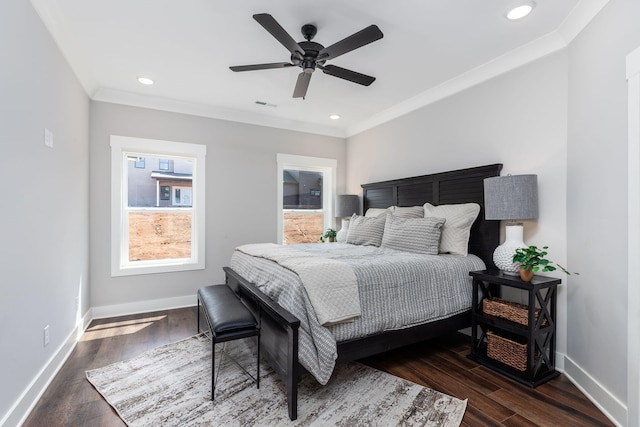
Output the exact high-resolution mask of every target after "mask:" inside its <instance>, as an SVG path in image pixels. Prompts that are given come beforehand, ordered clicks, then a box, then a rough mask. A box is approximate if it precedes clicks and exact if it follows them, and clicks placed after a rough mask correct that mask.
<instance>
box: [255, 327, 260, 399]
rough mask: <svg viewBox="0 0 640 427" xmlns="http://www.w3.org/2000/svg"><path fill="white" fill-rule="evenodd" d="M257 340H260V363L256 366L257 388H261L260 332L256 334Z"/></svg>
mask: <svg viewBox="0 0 640 427" xmlns="http://www.w3.org/2000/svg"><path fill="white" fill-rule="evenodd" d="M256 340H257V341H258V364H257V368H256V388H260V332H258V335H257V336H256Z"/></svg>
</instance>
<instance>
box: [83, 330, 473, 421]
mask: <svg viewBox="0 0 640 427" xmlns="http://www.w3.org/2000/svg"><path fill="white" fill-rule="evenodd" d="M252 346H255V344H254V341H252V340H251V339H246V340H237V341H233V342H231V343H227V345H226V348H225V357H224V358H223V360H222V362H221V363H220V371H219V376H218V382H217V383H216V395H215V400H214V401H211V400H210V397H211V341H210V340H209V338H207V337H206V336H205V335H203V334H200V335H195V336H193V337H190V338H187V339H184V340H182V341H178V342H176V343H173V344H168V345H165V346H162V347H158V348H156V349H153V350H149V351H147V352H145V353H143V354H141V355H139V356H137V357H135V358H133V359H131V360H128V361H125V362H118V363H114V364H112V365H109V366H106V367H104V368H99V369H94V370H90V371H87V372H86V374H87V379H88V380H89V381H90V382H91V384H93V386H94V387H95V388H96V390H98V392H99V393H100V394H101V395H102V396H103V397H104V398H105V400H106V401H107V402H109V404H110V405H111V406H112V407H113V408H114V409H115V410H116V412H117V413H118V415H119V416H120V417H121V418H122V420H123V421H124V422H125V423H126V424H127V425H129V426H154V427H155V426H180V427H184V426H218V425H220V426H359V425H361V426H394V425H403V426H429V427H450V426H455V427H457V426H459V425H460V423H461V421H462V417H463V416H464V412H465V409H466V405H467V401H466V400H459V399H456V398H454V397H451V396H447V395H445V394H442V393H439V392H437V391H434V390H431V389H428V388H425V387H422V386H420V385H417V384H414V383H411V382H409V381H406V380H403V379H401V378H398V377H395V376H393V375H390V374H387V373H385V372H382V371H378V370H376V369H373V368H370V367H368V366H364V365H362V364H359V363H355V362H351V363H339V364H338V365H337V366H336V370H335V372H334V373H333V375H332V377H331V380H330V381H329V383H328V384H327V385H325V386H322V385H320V384H318V382H317V381H316V380H315V379H313V377H311V375H308V374H306V375H304V376H303V378H302V379H301V380H300V383H299V389H298V419H297V420H295V421H291V420H289V417H288V412H287V400H286V393H285V389H284V385H283V384H282V382H281V381H280V380H279V379H278V378H277V375H275V374H274V372H273V370H272V369H271V368H270V367H268V366H267V365H266V364H264V363H263V364H262V365H261V367H260V369H261V375H260V389H256V386H255V383H254V382H253V381H252V380H251V379H250V378H249V377H248V376H247V375H246V373H244V372H243V371H242V370H241V369H239V368H238V366H237V365H236V364H235V363H234V362H233V361H232V360H233V359H231V358H230V357H228V356H232V357H233V358H234V359H235V360H236V362H238V363H239V364H240V365H242V366H244V367H247V370H248V371H249V372H251V373H255V356H254V353H253V348H251V347H252ZM216 347H221V345H218V346H216ZM216 356H217V357H216V363H218V360H219V350H218V348H216ZM216 370H217V365H216Z"/></svg>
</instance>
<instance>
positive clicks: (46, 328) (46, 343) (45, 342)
mask: <svg viewBox="0 0 640 427" xmlns="http://www.w3.org/2000/svg"><path fill="white" fill-rule="evenodd" d="M50 338H51V336H50V335H49V325H47V326H45V327H44V346H45V347H46V346H48V345H49V339H50Z"/></svg>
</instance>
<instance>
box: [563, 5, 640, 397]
mask: <svg viewBox="0 0 640 427" xmlns="http://www.w3.org/2000/svg"><path fill="white" fill-rule="evenodd" d="M639 18H640V2H638V1H637V0H613V1H611V2H609V4H608V5H607V6H606V7H605V8H604V9H603V10H602V12H600V14H599V15H598V16H597V17H596V18H595V19H594V20H593V21H592V22H591V23H590V24H589V26H588V27H587V28H586V29H585V30H584V31H583V32H582V33H581V34H580V35H579V36H578V37H577V38H576V39H575V40H574V41H573V43H572V44H571V45H570V47H569V82H570V83H569V126H568V130H569V144H568V153H569V162H568V163H567V185H568V191H567V205H568V212H567V230H568V242H569V244H568V259H569V264H570V265H571V266H572V268H575V269H577V270H578V271H580V273H581V276H580V278H579V280H576V281H574V282H575V286H572V287H571V288H570V291H569V306H568V308H567V309H568V312H569V317H570V319H571V321H570V323H569V329H568V336H569V340H568V354H569V357H570V358H571V359H572V360H573V361H574V362H575V364H577V365H578V366H580V367H581V368H582V369H584V370H585V371H586V372H588V373H589V375H591V376H592V377H593V378H594V379H595V380H596V381H598V382H600V383H602V384H604V385H605V386H606V388H607V389H608V390H609V391H610V392H611V393H613V395H615V396H616V397H617V398H618V399H620V400H621V401H622V402H625V401H626V400H627V388H626V387H627V383H626V382H627V371H626V367H627V364H626V356H627V345H626V337H627V83H626V80H625V75H626V73H625V56H626V55H627V54H629V53H630V52H631V51H632V50H634V49H635V48H637V47H638V46H640V25H638V19H639ZM637 262H638V260H634V263H637ZM635 404H637V402H636V403H635Z"/></svg>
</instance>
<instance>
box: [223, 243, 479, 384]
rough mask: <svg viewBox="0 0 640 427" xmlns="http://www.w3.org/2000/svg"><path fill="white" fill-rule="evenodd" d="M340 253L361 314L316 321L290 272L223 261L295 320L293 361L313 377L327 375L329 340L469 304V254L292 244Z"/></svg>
mask: <svg viewBox="0 0 640 427" xmlns="http://www.w3.org/2000/svg"><path fill="white" fill-rule="evenodd" d="M295 248H296V250H299V251H305V252H309V253H312V254H315V255H317V256H320V255H321V256H323V257H326V258H329V259H336V260H340V261H342V262H344V263H346V264H348V265H350V266H351V268H352V269H353V272H354V273H355V276H356V279H357V286H358V290H359V298H360V311H361V315H360V316H359V317H356V318H354V319H353V320H352V321H350V322H342V323H338V324H335V325H330V326H322V325H320V323H319V322H318V320H317V318H316V316H315V314H314V313H313V306H312V304H311V303H310V301H309V297H308V295H307V292H306V291H305V288H304V286H303V285H302V283H301V280H300V278H299V277H298V275H297V274H295V273H293V272H292V271H291V270H289V269H287V268H283V267H282V266H280V265H279V264H278V263H276V262H273V261H271V260H268V259H266V258H260V257H254V256H250V255H247V254H245V253H244V252H241V251H239V250H236V251H234V253H233V256H232V257H231V263H230V267H231V268H232V269H233V270H234V271H235V272H236V273H238V274H240V275H241V276H242V277H244V278H245V279H247V280H249V281H250V282H252V283H253V284H255V285H256V286H258V287H259V288H260V290H262V292H264V293H265V294H266V295H267V296H269V297H270V298H272V299H273V300H274V301H276V302H277V303H278V304H280V305H281V306H282V307H283V308H285V309H286V310H287V311H289V312H290V313H291V314H293V315H294V316H296V317H297V318H298V319H299V320H300V329H299V331H298V332H299V341H298V344H299V347H298V360H299V361H300V364H301V365H302V366H303V367H304V368H305V369H306V370H307V371H309V372H310V373H311V374H312V375H313V376H314V377H315V378H316V379H317V380H318V382H319V383H321V384H326V383H327V381H329V378H330V377H331V373H332V372H333V368H334V366H335V360H336V358H337V356H338V352H337V342H341V341H347V340H351V339H355V338H361V337H365V336H369V335H372V334H375V333H378V332H383V331H388V330H395V329H402V328H406V327H409V326H414V325H418V324H422V323H427V322H431V321H434V320H439V319H444V318H447V317H450V316H453V315H455V314H458V313H461V312H463V311H466V310H468V309H469V308H470V307H471V294H472V292H471V290H472V286H471V278H470V277H469V271H472V270H483V269H484V268H486V267H485V265H484V263H483V262H482V260H480V258H478V257H476V256H474V255H469V256H460V255H421V254H413V253H408V252H402V251H398V250H393V249H385V248H378V247H374V246H359V245H351V244H348V243H324V244H321V243H320V244H318V243H313V244H306V245H296V246H295Z"/></svg>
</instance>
